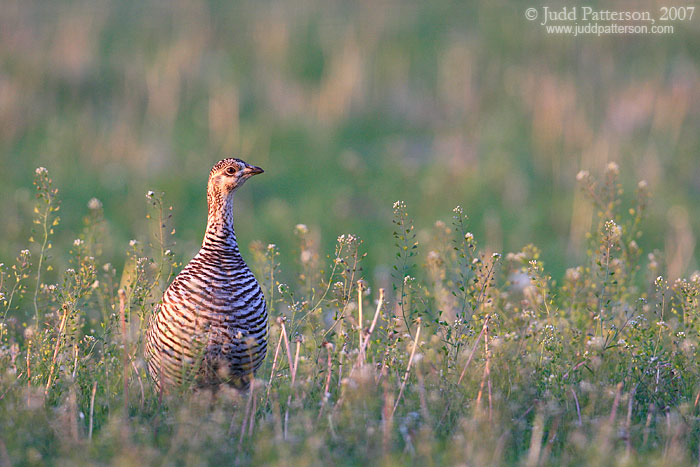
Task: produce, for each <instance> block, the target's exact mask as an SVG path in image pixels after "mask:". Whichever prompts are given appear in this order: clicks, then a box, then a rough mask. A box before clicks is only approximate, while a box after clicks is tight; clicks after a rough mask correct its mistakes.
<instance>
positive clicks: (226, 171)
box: [224, 167, 236, 177]
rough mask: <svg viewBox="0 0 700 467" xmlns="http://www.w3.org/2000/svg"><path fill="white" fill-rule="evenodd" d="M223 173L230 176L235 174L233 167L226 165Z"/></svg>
mask: <svg viewBox="0 0 700 467" xmlns="http://www.w3.org/2000/svg"><path fill="white" fill-rule="evenodd" d="M224 173H225V174H226V175H228V176H230V177H232V176H234V175H236V169H234V168H233V167H226V170H224Z"/></svg>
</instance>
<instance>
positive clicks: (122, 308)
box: [117, 289, 129, 417]
mask: <svg viewBox="0 0 700 467" xmlns="http://www.w3.org/2000/svg"><path fill="white" fill-rule="evenodd" d="M117 293H118V294H119V319H120V320H121V325H122V340H123V345H124V353H123V360H122V364H123V371H124V375H123V378H124V416H125V417H126V416H128V415H129V343H128V339H127V335H126V292H125V291H124V289H119V291H118V292H117Z"/></svg>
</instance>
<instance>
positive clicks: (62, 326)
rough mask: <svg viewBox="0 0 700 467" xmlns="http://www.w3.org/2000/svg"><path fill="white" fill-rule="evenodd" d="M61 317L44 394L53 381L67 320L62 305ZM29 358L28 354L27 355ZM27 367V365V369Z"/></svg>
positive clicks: (65, 310)
mask: <svg viewBox="0 0 700 467" xmlns="http://www.w3.org/2000/svg"><path fill="white" fill-rule="evenodd" d="M62 308H63V317H62V318H61V324H60V325H59V326H58V337H56V346H55V347H54V349H53V357H52V358H51V366H50V368H49V379H48V381H47V382H46V389H45V390H44V394H48V393H49V388H50V387H51V382H52V381H53V372H54V369H55V368H56V360H57V359H58V350H59V349H60V348H61V339H62V337H63V330H64V329H65V327H66V319H67V318H68V305H63V307H62ZM27 357H29V354H27ZM27 363H29V362H27ZM28 367H29V366H28V365H27V368H28Z"/></svg>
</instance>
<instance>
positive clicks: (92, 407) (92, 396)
mask: <svg viewBox="0 0 700 467" xmlns="http://www.w3.org/2000/svg"><path fill="white" fill-rule="evenodd" d="M96 392H97V381H94V382H93V383H92V394H90V422H89V424H88V440H92V426H93V421H94V416H95V393H96Z"/></svg>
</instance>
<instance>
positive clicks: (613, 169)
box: [605, 162, 620, 175]
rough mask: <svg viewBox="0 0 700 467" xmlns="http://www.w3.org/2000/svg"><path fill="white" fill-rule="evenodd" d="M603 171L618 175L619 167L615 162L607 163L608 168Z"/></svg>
mask: <svg viewBox="0 0 700 467" xmlns="http://www.w3.org/2000/svg"><path fill="white" fill-rule="evenodd" d="M605 171H606V172H607V173H609V174H613V175H619V173H620V166H619V165H617V163H616V162H608V166H607V167H606V168H605Z"/></svg>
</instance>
